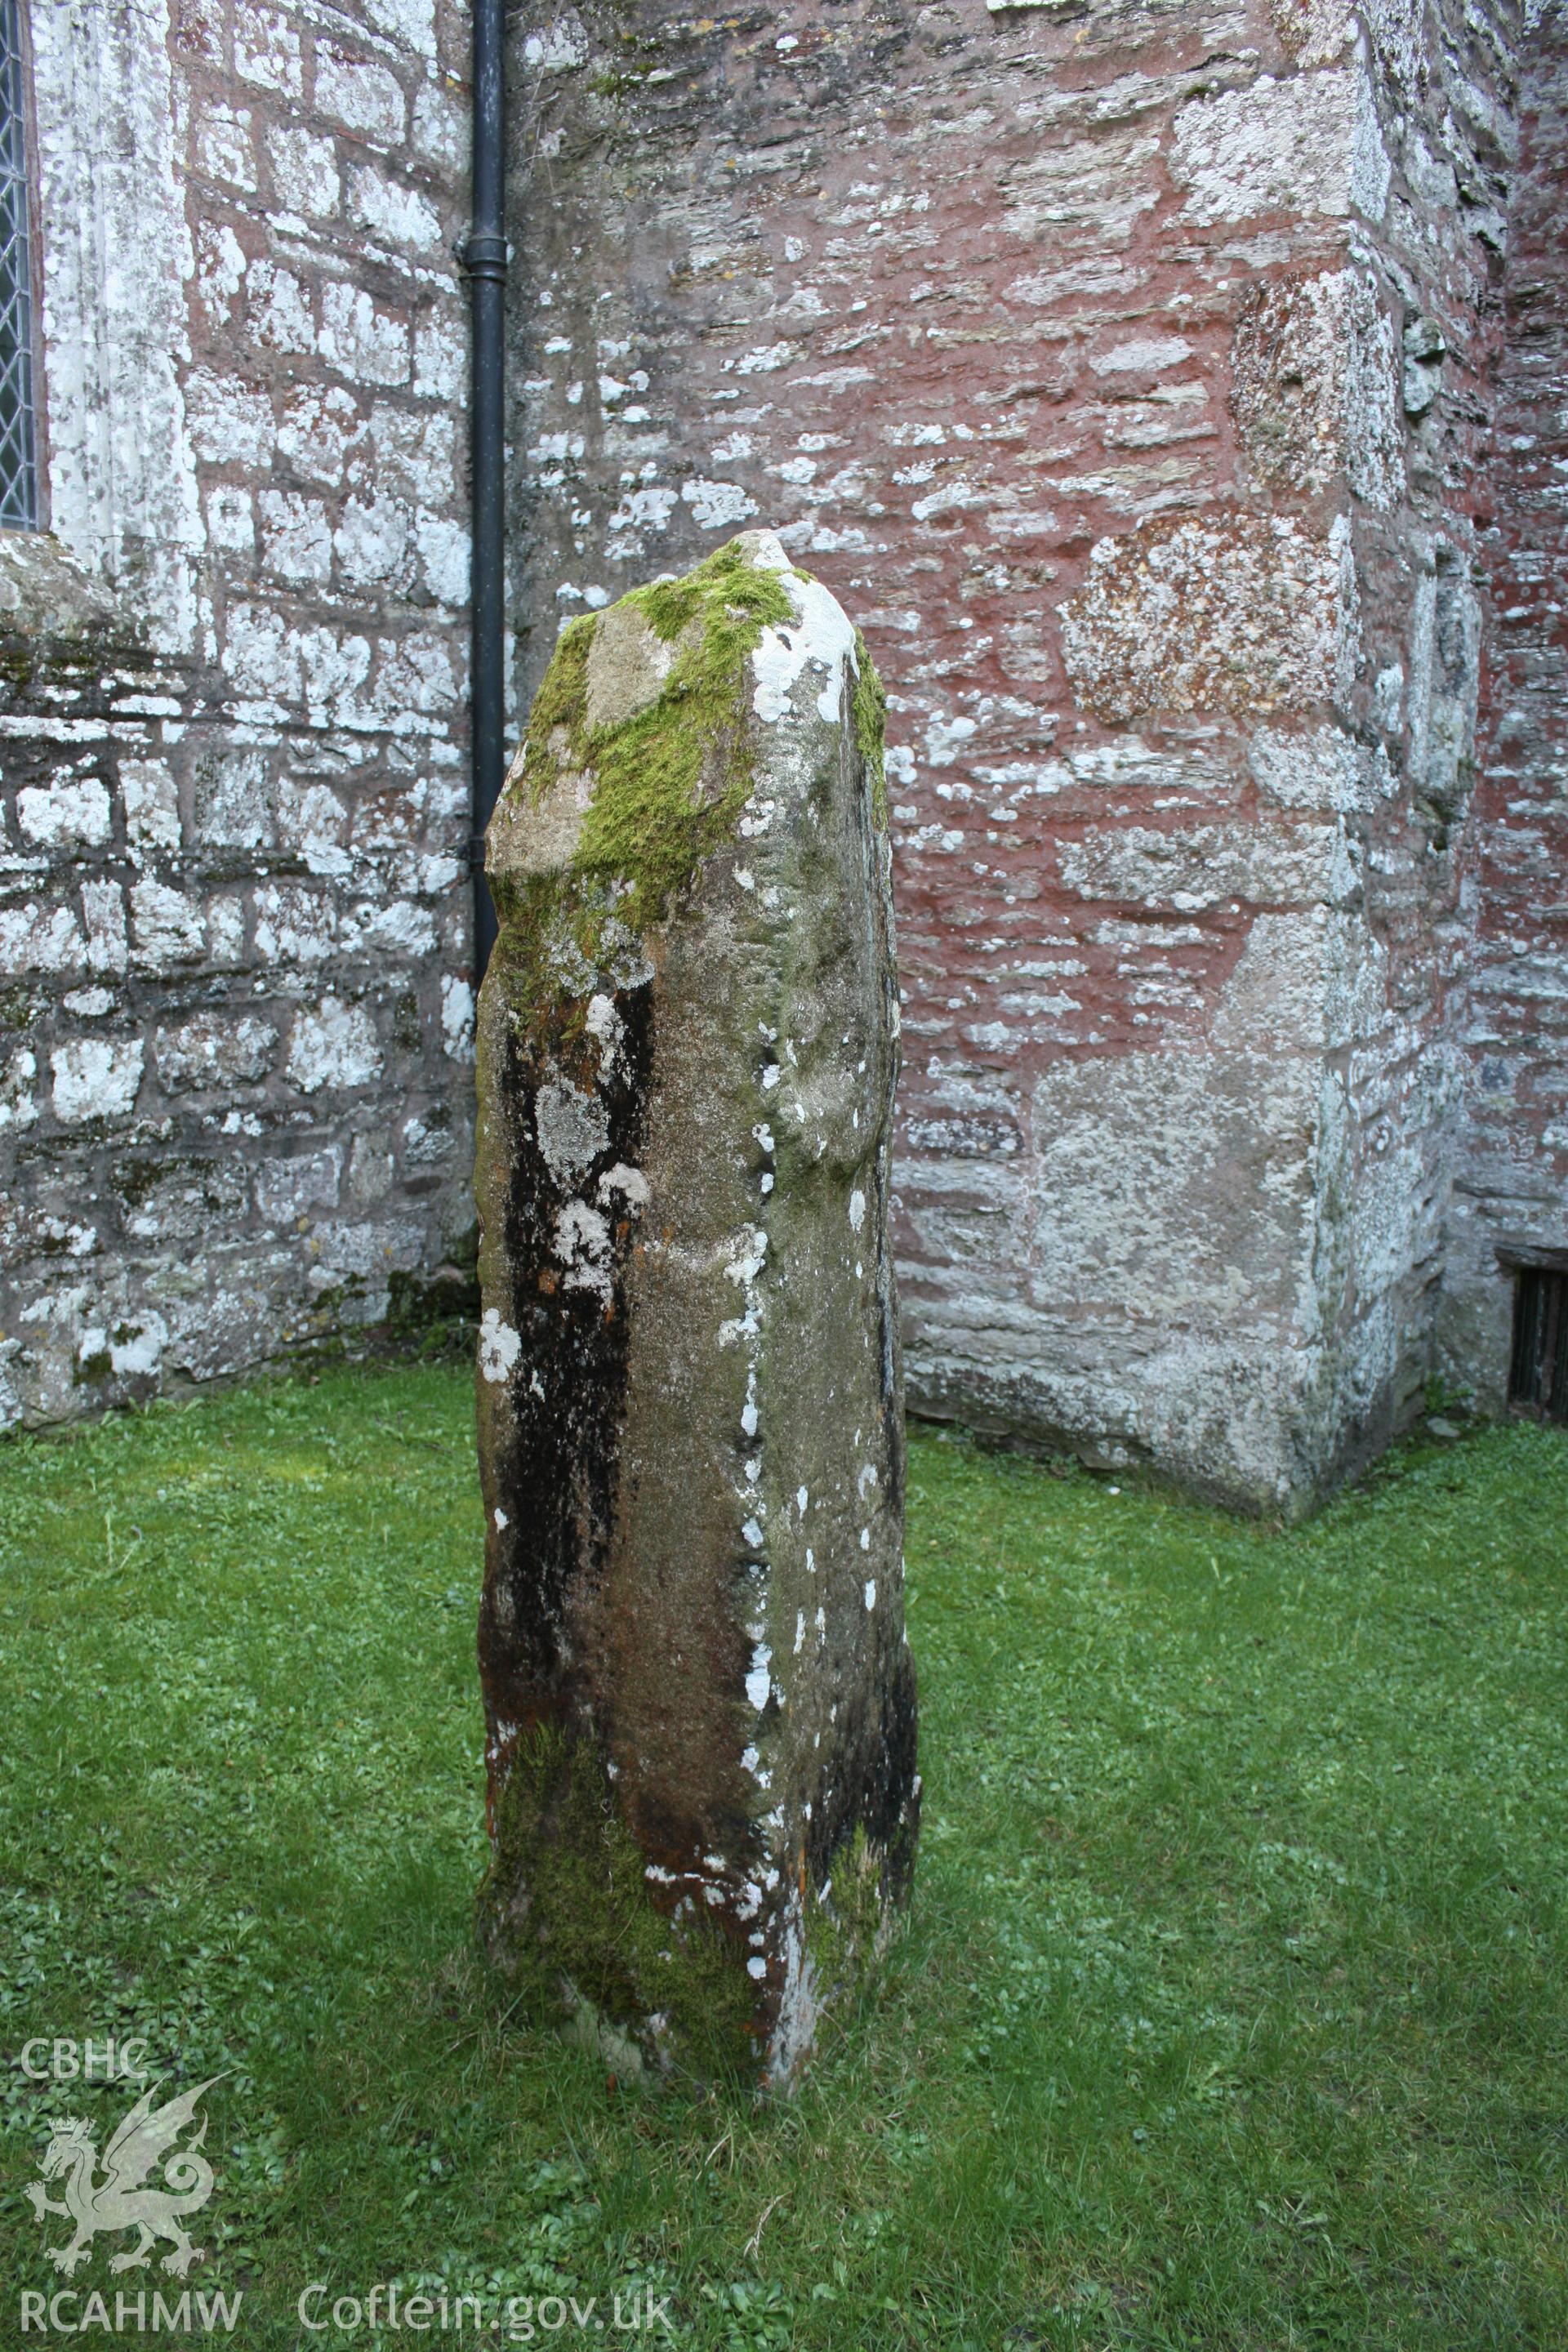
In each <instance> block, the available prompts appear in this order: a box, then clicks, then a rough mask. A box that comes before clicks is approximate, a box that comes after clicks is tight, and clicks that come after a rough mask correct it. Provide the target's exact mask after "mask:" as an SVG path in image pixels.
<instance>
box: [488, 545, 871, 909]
mask: <svg viewBox="0 0 1568 2352" xmlns="http://www.w3.org/2000/svg"><path fill="white" fill-rule="evenodd" d="M797 576H799V577H802V578H804V577H805V575H804V574H800V575H797ZM628 609H629V610H630V611H631V612H633V613H635V614H637V615H638V616H639V617H640V619H641V621H642V622H643V623H645V624H646V625H647V630H648V631H650V632H651V633H652V635H651V639H645V640H644V642H645V644H650V643H651V644H653V645H654V646H655V647H656V650H657V653H658V661H657V663H655V664H653V665H651V666H648V667H647V670H646V675H647V681H648V683H647V692H646V693H645V694H644V695H643V696H642V698H640V700H639V701H638V703H637V707H635V708H631V709H629V710H627V711H626V713H625V714H624V715H623V714H622V713H621V712H620V711H619V710H618V709H617V710H614V711H613V712H612V715H611V716H610V717H609V718H608V719H605V718H603V717H600V718H599V719H598V720H597V723H595V680H594V677H593V671H594V667H595V663H596V662H597V661H598V660H599V659H600V656H599V655H598V654H596V653H595V638H596V636H597V635H598V633H599V632H600V631H602V630H603V629H604V628H605V625H606V623H607V621H608V620H609V618H610V615H609V614H595V615H592V616H584V617H583V618H582V619H579V620H575V621H574V622H572V623H571V624H570V625H568V626H567V627H566V628H565V629H564V630H563V632H562V635H561V638H560V641H559V643H558V644H557V646H556V649H555V653H554V656H553V658H552V661H551V664H550V667H549V669H548V670H547V671H546V672H545V675H544V678H543V681H542V685H541V687H540V689H539V692H538V695H537V696H536V697H535V699H534V704H533V709H532V712H531V716H530V719H529V727H528V735H527V738H526V740H525V742H524V744H523V748H522V753H521V760H520V761H519V762H518V763H517V765H516V767H514V770H513V774H512V777H511V778H510V779H509V791H510V792H512V793H516V794H518V795H520V796H521V798H522V800H523V801H524V802H525V803H526V805H527V806H528V807H529V808H530V809H531V810H532V811H535V812H538V811H540V810H542V807H543V804H544V803H545V801H546V799H547V798H548V797H549V796H550V795H552V793H558V791H559V789H560V786H561V780H562V778H563V775H568V776H572V775H575V776H578V777H581V778H583V779H584V780H586V781H588V782H591V787H592V790H591V797H590V798H588V800H587V803H586V805H585V807H584V809H583V811H582V815H581V824H580V827H579V829H578V831H577V834H576V838H575V842H574V846H573V848H572V852H571V856H570V864H569V868H568V870H569V871H570V873H571V874H572V875H573V876H574V877H576V878H577V879H578V880H579V881H582V882H586V883H599V884H608V883H614V884H615V885H616V886H618V887H621V888H624V889H625V892H626V895H625V896H624V897H623V898H620V900H619V903H618V905H617V908H616V911H617V913H618V915H619V916H620V918H621V919H622V921H623V922H625V923H626V926H627V927H628V928H629V929H631V930H633V931H636V930H640V929H645V928H646V927H647V924H648V923H650V922H653V921H656V920H658V919H659V918H660V917H661V916H662V914H663V913H664V911H665V910H666V908H668V905H669V902H670V900H671V899H672V898H674V897H675V896H677V895H678V894H679V891H681V890H682V889H683V888H685V887H687V886H688V885H689V883H690V882H691V881H692V879H693V878H694V877H695V876H696V874H697V872H698V870H699V868H700V866H701V865H702V863H703V860H704V859H705V858H706V857H708V856H710V855H711V853H712V852H713V851H714V850H715V849H717V848H719V847H721V845H723V844H724V843H725V842H727V841H730V840H732V839H733V838H734V835H735V830H736V827H737V825H738V824H739V821H740V816H741V812H742V809H743V807H744V806H745V803H746V799H747V796H748V794H749V793H750V792H751V789H752V772H753V758H754V753H753V747H752V740H751V735H750V731H749V728H748V724H747V719H748V710H749V702H750V697H749V694H748V690H747V689H748V679H747V663H748V661H749V659H750V656H752V653H753V652H754V651H755V650H756V648H757V646H759V645H760V644H761V642H762V637H763V631H764V629H766V628H769V627H775V628H788V627H791V626H793V625H795V623H796V620H797V614H796V612H795V605H794V604H793V602H792V599H791V596H790V593H789V586H788V582H787V575H785V574H784V573H782V572H776V571H773V570H770V569H767V568H765V567H763V566H762V565H759V564H757V563H755V562H751V561H750V560H749V558H748V553H747V550H746V547H745V544H744V541H742V540H731V541H730V542H729V544H728V545H727V546H725V547H721V548H720V549H719V550H718V551H717V552H716V553H715V554H713V555H710V556H709V557H708V559H707V560H706V562H703V563H701V564H700V565H699V566H698V568H697V570H696V571H695V572H690V573H689V574H688V575H687V576H686V577H685V578H684V579H680V580H665V581H658V582H656V583H653V584H652V585H651V586H649V587H647V588H637V589H634V590H633V591H632V593H630V594H629V595H628V596H626V597H623V598H622V600H621V602H620V604H618V605H616V606H614V607H612V608H611V611H612V612H613V613H621V614H624V613H626V611H627V610H628ZM855 643H856V658H857V662H858V677H857V679H856V684H855V692H854V702H853V716H854V726H855V732H856V738H857V741H858V744H859V747H860V750H861V751H862V753H863V755H864V757H865V759H866V762H867V767H868V772H869V776H870V781H871V791H872V800H873V806H874V808H875V811H876V817H877V822H878V824H879V825H882V824H886V822H887V789H886V784H885V782H884V779H883V772H882V718H883V712H884V710H885V709H886V704H885V701H884V698H883V695H882V689H881V687H880V686H879V683H878V680H877V675H876V672H875V670H874V669H873V668H872V667H871V663H870V658H869V656H868V654H867V651H866V647H865V644H864V641H863V640H862V639H861V638H860V637H859V635H857V636H856V641H855ZM518 904H519V911H521V894H520V896H519V901H518Z"/></svg>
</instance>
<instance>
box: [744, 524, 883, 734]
mask: <svg viewBox="0 0 1568 2352" xmlns="http://www.w3.org/2000/svg"><path fill="white" fill-rule="evenodd" d="M743 543H744V544H745V546H746V547H747V549H748V551H750V557H751V561H752V562H753V563H755V564H756V565H757V566H758V568H759V569H760V570H763V571H771V572H779V573H780V574H781V575H782V577H783V579H784V586H785V588H786V590H787V591H788V593H789V598H790V601H791V603H792V604H794V606H795V614H796V621H795V626H794V627H793V628H792V627H791V626H790V625H788V624H787V623H781V624H780V625H779V626H778V627H776V628H766V629H764V630H763V634H762V639H761V642H760V643H759V644H758V646H757V647H756V650H755V651H754V652H753V654H752V681H753V684H752V709H753V710H754V711H755V712H756V714H757V717H758V718H759V719H761V720H762V721H763V724H764V726H773V725H774V724H776V723H777V721H778V720H779V719H784V718H787V717H792V716H795V715H798V714H796V713H795V705H794V702H793V700H792V696H793V693H794V690H795V687H796V685H797V684H798V683H799V681H800V679H801V678H802V677H803V676H805V673H806V672H807V671H808V670H809V671H810V672H811V673H812V674H813V675H814V676H815V677H817V678H819V679H820V681H821V683H820V685H819V688H818V690H817V693H816V706H815V707H816V714H817V716H818V718H819V719H826V721H827V723H828V724H829V725H830V726H834V725H837V722H838V719H839V718H840V716H841V714H842V710H843V701H844V688H845V680H846V676H848V677H858V675H859V665H858V661H857V659H856V656H855V630H854V626H853V625H852V624H851V622H850V621H849V619H848V616H847V614H846V613H845V611H844V609H843V607H842V605H841V604H839V603H838V601H837V597H835V596H834V595H832V594H831V593H830V592H829V591H828V590H827V589H826V588H825V587H824V586H823V585H822V583H821V582H820V581H818V580H812V579H808V578H807V577H806V576H805V574H804V573H802V572H795V571H794V570H793V569H791V567H790V563H789V558H788V557H787V556H786V555H785V553H784V549H783V547H782V546H781V545H780V543H779V541H777V539H776V538H774V537H773V533H772V532H771V531H749V532H747V533H746V535H745V540H744V542H743Z"/></svg>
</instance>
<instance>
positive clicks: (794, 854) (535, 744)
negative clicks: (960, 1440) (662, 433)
mask: <svg viewBox="0 0 1568 2352" xmlns="http://www.w3.org/2000/svg"><path fill="white" fill-rule="evenodd" d="M881 746H882V698H881V690H880V688H879V685H878V683H877V678H876V674H875V672H874V671H873V669H872V667H871V666H870V662H869V659H868V656H867V653H866V649H865V646H864V644H863V642H862V641H861V640H860V638H859V637H858V635H857V634H856V632H855V631H854V630H853V629H852V628H851V626H850V625H849V623H848V622H847V620H846V618H845V616H844V614H843V613H842V612H841V611H840V609H839V607H838V605H837V604H836V603H835V601H834V599H833V598H832V596H830V595H829V594H828V593H827V591H826V589H825V588H823V587H822V586H820V585H819V583H817V582H816V581H814V580H811V579H809V578H807V576H806V575H805V573H804V572H796V571H794V570H793V569H792V568H791V566H790V563H789V560H788V558H787V556H786V555H785V553H784V550H783V548H782V547H781V546H780V544H779V542H778V541H777V540H776V539H774V538H773V536H772V534H771V533H769V532H766V531H749V532H746V533H745V534H744V535H743V536H742V537H741V538H739V539H737V540H734V541H731V544H730V545H729V546H727V547H725V548H723V549H721V551H720V552H719V553H718V554H716V555H714V556H712V557H710V559H709V561H708V562H705V563H703V564H702V565H701V567H700V569H699V570H698V571H696V572H692V573H691V574H690V575H689V577H688V578H686V579H683V580H673V581H667V582H660V583H658V584H656V585H655V586H653V587H649V588H643V589H638V590H637V591H635V592H634V593H632V594H631V595H629V596H626V597H625V598H623V599H622V601H621V603H620V604H616V605H614V606H612V607H611V608H610V609H609V610H608V611H607V612H605V613H602V614H597V615H595V616H590V617H586V618H584V619H581V620H578V621H575V622H574V623H573V624H572V625H571V626H570V627H569V628H568V629H566V630H565V631H564V633H563V635H562V638H561V640H560V644H559V646H558V647H557V650H556V653H555V656H554V659H553V660H552V663H551V666H550V668H549V670H548V672H547V673H546V676H545V678H544V681H543V684H542V687H541V688H540V690H539V694H538V697H537V698H536V700H535V702H534V706H533V711H532V715H531V720H530V724H529V730H528V735H527V739H526V740H525V742H524V744H523V747H522V749H521V751H520V753H519V755H518V757H517V759H516V760H515V761H514V762H513V764H512V769H511V772H510V776H509V777H508V780H507V785H506V790H505V792H504V793H503V795H502V798H501V801H500V805H499V807H498V808H497V811H496V814H495V817H494V819H493V821H492V823H491V825H490V829H489V842H488V854H487V868H486V870H487V872H488V874H489V880H490V887H491V890H492V891H493V893H494V896H495V899H496V904H497V907H498V910H499V914H500V943H499V945H498V947H497V949H496V950H495V952H494V954H493V956H492V959H491V961H490V965H489V972H488V974H487V977H486V980H485V983H484V988H483V991H482V992H481V996H480V1000H479V1165H478V1175H477V1186H478V1194H479V1219H480V1227H481V1236H482V1238H481V1246H480V1257H479V1273H480V1281H481V1285H482V1289H483V1321H482V1325H481V1330H480V1339H479V1381H478V1390H479V1455H480V1467H481V1472H482V1477H483V1486H484V1501H485V1515H486V1575H485V1591H484V1601H483V1607H482V1611H481V1616H480V1633H479V1652H480V1663H481V1670H482V1675H483V1683H484V1696H485V1706H486V1714H487V1722H488V1735H489V1736H488V1740H487V1747H486V1755H487V1761H488V1766H489V1832H490V1842H491V1863H490V1868H489V1874H488V1876H487V1879H486V1881H485V1885H484V1887H483V1889H482V1891H481V1896H480V1916H481V1925H482V1928H483V1932H484V1935H485V1937H486V1940H487V1942H488V1944H489V1948H490V1950H491V1951H492V1953H493V1954H494V1955H495V1957H496V1958H498V1959H499V1960H500V1962H501V1963H502V1964H503V1965H504V1966H506V1967H508V1968H510V1969H517V1970H519V1971H521V1972H522V1973H523V1974H524V1975H525V1976H526V1977H528V1978H530V1979H532V1980H533V1981H534V1983H535V1985H536V1987H537V1988H538V1989H539V1990H541V1991H542V1992H543V1993H544V1994H545V1995H546V1996H547V1997H548V1998H550V1999H552V2000H556V2001H560V2002H563V2003H564V2004H565V2006H566V2008H567V2009H568V2010H570V2011H574V2013H575V2014H576V2016H577V2018H578V2021H579V2022H580V2024H582V2025H584V2026H585V2027H587V2028H589V2029H590V2030H592V2031H593V2032H595V2034H596V2035H597V2036H598V2037H599V2039H600V2041H601V2042H603V2043H605V2045H606V2046H609V2047H612V2048H619V2049H622V2050H625V2049H626V2047H627V2046H628V2045H631V2046H635V2047H636V2049H637V2051H638V2052H639V2053H640V2054H641V2055H643V2056H644V2057H647V2058H650V2059H652V2060H654V2061H656V2062H657V2063H661V2064H664V2063H682V2064H687V2065H696V2066H700V2067H705V2066H709V2065H713V2064H720V2065H722V2064H725V2063H737V2062H738V2063H742V2064H749V2065H753V2066H754V2065H757V2064H759V2063H760V2064H761V2065H762V2067H763V2069H764V2071H765V2073H766V2074H767V2076H768V2077H769V2078H770V2079H771V2080H772V2081H773V2082H785V2081H787V2080H788V2079H789V2078H790V2076H791V2075H792V2074H794V2072H795V2068H796V2066H797V2065H798V2063H799V2062H800V2060H801V2059H802V2057H803V2056H804V2054H805V2052H806V2051H807V2049H808V2048H809V2046H810V2044H811V2041H812V2036H813V2031H814V2027H815V2023H816V2017H817V2015H818V2012H819V2010H820V2007H821V2004H822V2002H823V2000H825V1998H826V1997H828V1996H830V1995H832V1994H833V1993H834V1992H835V1991H837V1990H838V1989H839V1988H840V1986H841V1985H842V1984H843V1983H844V1982H845V1981H846V1980H847V1979H848V1978H849V1976H850V1975H851V1974H852V1973H853V1971H854V1969H855V1967H856V1965H857V1963H858V1961H860V1960H863V1959H864V1958H865V1957H866V1956H867V1954H868V1950H869V1949H870V1948H872V1947H873V1946H874V1945H875V1944H876V1942H877V1941H878V1939H879V1936H880V1935H881V1933H882V1931H883V1930H884V1928H885V1927H886V1926H887V1924H888V1922H889V1917H890V1916H891V1913H892V1910H893V1907H894V1906H896V1905H897V1904H898V1902H899V1901H900V1898H901V1896H902V1895H903V1894H904V1893H905V1891H906V1889H907V1887H908V1885H909V1880H910V1870H911V1867H912V1864H913V1857H914V1843H915V1833H916V1825H917V1817H918V1809H919V1791H920V1781H919V1779H918V1776H917V1774H916V1771H915V1683H914V1671H913V1666H912V1664H911V1661H910V1652H909V1649H908V1646H907V1643H906V1641H905V1637H904V1622H903V1570H902V1528H903V1501H904V1444H903V1420H902V1412H903V1398H902V1381H901V1368H900V1355H899V1339H898V1327H897V1314H896V1304H895V1298H894V1290H893V1271H892V1265H891V1261H890V1257H889V1244H888V1177H889V1139H890V1130H891V1118H892V1102H893V1085H894V1078H895V1075H896V1069H897V1060H898V1048H897V1042H896V1041H897V1037H898V1029H899V1015H898V994H897V987H896V982H895V977H894V968H893V939H892V908H891V898H890V892H889V866H890V857H889V840H888V830H887V810H886V804H885V785H884V782H883V776H882V758H881Z"/></svg>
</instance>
